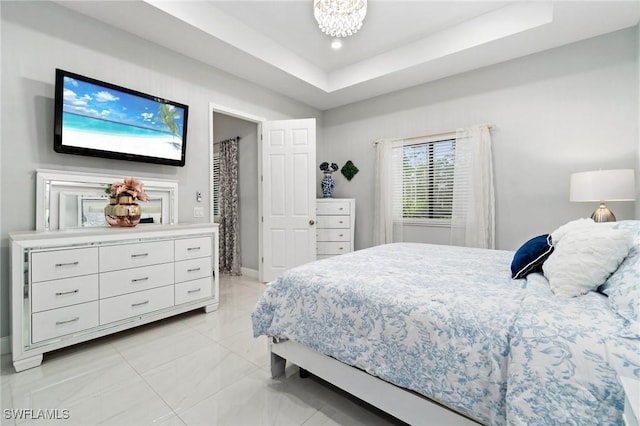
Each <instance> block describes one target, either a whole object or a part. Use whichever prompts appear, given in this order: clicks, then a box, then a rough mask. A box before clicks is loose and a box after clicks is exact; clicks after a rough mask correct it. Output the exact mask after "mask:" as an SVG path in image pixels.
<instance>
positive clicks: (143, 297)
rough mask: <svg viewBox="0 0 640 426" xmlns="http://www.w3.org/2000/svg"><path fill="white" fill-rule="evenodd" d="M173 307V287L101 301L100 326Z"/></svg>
mask: <svg viewBox="0 0 640 426" xmlns="http://www.w3.org/2000/svg"><path fill="white" fill-rule="evenodd" d="M171 306H173V286H172V285H168V286H164V287H159V288H153V289H151V290H145V291H139V292H136V293H129V294H125V295H122V296H116V297H110V298H108V299H102V300H100V324H101V325H102V324H108V323H110V322H115V321H119V320H121V319H125V318H131V317H135V316H137V315H143V314H146V313H148V312H153V311H157V310H159V309H164V308H168V307H171Z"/></svg>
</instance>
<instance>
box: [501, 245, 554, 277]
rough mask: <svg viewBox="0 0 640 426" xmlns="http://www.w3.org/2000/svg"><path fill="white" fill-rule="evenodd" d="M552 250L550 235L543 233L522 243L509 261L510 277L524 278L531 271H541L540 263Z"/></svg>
mask: <svg viewBox="0 0 640 426" xmlns="http://www.w3.org/2000/svg"><path fill="white" fill-rule="evenodd" d="M552 252H553V245H552V244H551V235H549V234H544V235H540V236H537V237H534V238H532V239H530V240H529V241H527V242H526V243H524V244H523V245H522V247H520V248H519V249H518V251H516V254H515V255H514V256H513V260H512V261H511V278H515V279H518V278H524V277H526V276H527V275H529V274H531V273H533V272H542V264H543V263H544V261H545V260H547V258H548V257H549V256H550V255H551V253H552Z"/></svg>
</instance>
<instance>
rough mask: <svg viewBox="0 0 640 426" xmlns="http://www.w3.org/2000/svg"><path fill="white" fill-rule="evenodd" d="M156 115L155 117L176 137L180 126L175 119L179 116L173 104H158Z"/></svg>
mask: <svg viewBox="0 0 640 426" xmlns="http://www.w3.org/2000/svg"><path fill="white" fill-rule="evenodd" d="M158 114H159V115H158V117H157V119H158V120H160V121H162V122H163V123H164V125H165V126H167V128H168V129H169V131H170V132H171V134H173V136H175V137H178V131H179V130H180V127H179V126H178V122H177V121H176V120H177V119H178V118H180V114H179V113H178V112H177V111H176V109H175V107H174V106H173V105H169V104H160V107H159V108H158Z"/></svg>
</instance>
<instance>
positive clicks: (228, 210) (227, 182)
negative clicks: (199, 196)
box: [219, 138, 241, 275]
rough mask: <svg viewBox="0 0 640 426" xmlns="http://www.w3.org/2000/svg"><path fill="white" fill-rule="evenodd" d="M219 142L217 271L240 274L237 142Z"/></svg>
mask: <svg viewBox="0 0 640 426" xmlns="http://www.w3.org/2000/svg"><path fill="white" fill-rule="evenodd" d="M239 140H240V138H232V139H227V140H225V141H222V142H220V198H219V203H220V206H219V208H220V242H219V243H220V249H219V250H220V260H219V262H220V265H219V266H220V272H222V273H228V274H231V275H240V265H241V260H240V226H239V223H238V142H239Z"/></svg>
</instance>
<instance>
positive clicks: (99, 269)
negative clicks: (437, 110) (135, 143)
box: [10, 225, 219, 371]
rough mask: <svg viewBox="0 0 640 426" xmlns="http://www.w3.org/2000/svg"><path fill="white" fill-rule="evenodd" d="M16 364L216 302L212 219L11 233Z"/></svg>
mask: <svg viewBox="0 0 640 426" xmlns="http://www.w3.org/2000/svg"><path fill="white" fill-rule="evenodd" d="M10 238H11V269H12V272H11V273H12V286H11V300H12V305H11V306H12V314H11V315H12V323H13V324H12V345H13V364H14V367H15V369H16V371H21V370H24V369H27V368H31V367H35V366H37V365H39V364H40V363H41V362H42V357H43V354H44V353H45V352H48V351H51V350H54V349H58V348H61V347H65V346H69V345H72V344H75V343H79V342H82V341H85V340H89V339H93V338H96V337H100V336H104V335H107V334H110V333H115V332H117V331H121V330H124V329H127V328H131V327H135V326H138V325H142V324H145V323H148V322H151V321H155V320H158V319H162V318H166V317H168V316H171V315H176V314H178V313H182V312H186V311H188V310H192V309H196V308H201V307H204V308H205V311H207V312H210V311H211V310H215V309H216V308H217V306H218V300H219V299H218V259H217V252H218V227H217V225H147V226H144V227H142V226H141V227H139V228H136V229H130V228H127V229H122V228H99V229H98V228H93V229H87V230H80V229H79V230H66V231H59V232H57V231H53V232H25V233H16V234H11V235H10Z"/></svg>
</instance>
